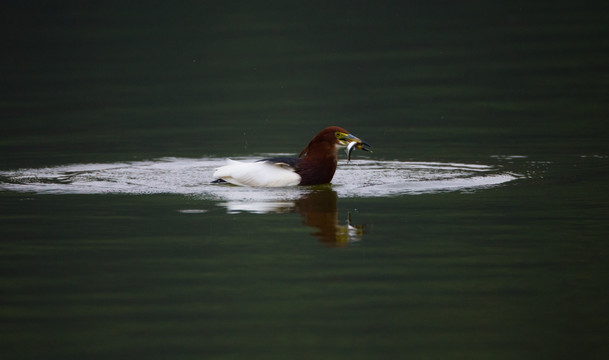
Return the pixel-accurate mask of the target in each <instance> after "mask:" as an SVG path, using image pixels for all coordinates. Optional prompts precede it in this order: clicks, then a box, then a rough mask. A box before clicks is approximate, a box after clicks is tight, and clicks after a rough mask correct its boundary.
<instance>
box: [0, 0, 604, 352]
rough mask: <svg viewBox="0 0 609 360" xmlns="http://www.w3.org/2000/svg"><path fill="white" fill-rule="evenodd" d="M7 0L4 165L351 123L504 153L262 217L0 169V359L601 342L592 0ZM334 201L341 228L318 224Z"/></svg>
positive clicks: (427, 142)
mask: <svg viewBox="0 0 609 360" xmlns="http://www.w3.org/2000/svg"><path fill="white" fill-rule="evenodd" d="M0 7H1V8H2V9H1V11H0V13H1V15H0V17H1V18H2V25H1V27H2V34H3V35H2V42H1V45H0V46H1V47H2V54H3V56H2V57H1V58H0V66H1V69H2V86H1V87H0V93H1V94H2V98H1V103H0V108H1V115H2V120H3V121H2V131H1V132H0V161H1V162H0V170H4V171H6V170H14V169H20V168H42V167H50V166H58V165H66V164H87V163H114V162H125V161H141V160H154V159H159V158H163V157H168V156H169V157H171V156H177V157H185V158H200V157H210V156H213V157H228V156H232V157H235V156H251V155H256V154H262V153H266V152H280V153H297V152H299V151H300V150H301V149H302V147H303V146H304V145H305V144H306V142H307V141H308V140H309V139H310V138H311V137H312V136H313V135H314V134H315V133H316V132H317V131H319V130H320V129H322V128H323V127H326V126H329V125H340V126H343V127H345V128H347V129H349V130H350V131H352V132H353V133H354V134H356V135H358V136H360V137H361V138H363V139H365V140H366V141H368V142H370V143H371V144H373V145H374V146H375V150H376V151H375V153H374V154H371V155H367V154H366V156H367V157H368V158H370V159H378V160H398V161H421V162H426V161H435V162H459V163H471V164H484V165H491V166H497V167H500V168H501V169H504V170H505V171H506V172H510V173H514V174H519V176H518V179H517V180H516V181H512V182H509V183H507V184H504V185H502V186H497V187H493V188H488V189H480V190H477V191H453V192H438V193H427V194H421V195H401V196H386V197H374V198H372V197H361V198H358V197H355V198H354V197H347V198H341V197H338V198H336V192H334V191H333V190H332V189H331V188H330V189H327V188H326V189H321V190H319V192H318V191H315V192H314V194H313V195H312V196H317V195H318V194H321V198H320V199H317V198H316V199H313V201H308V202H307V201H302V202H299V203H298V204H297V205H296V206H295V207H294V206H292V207H289V208H288V209H287V211H283V212H270V213H265V214H259V213H252V212H249V211H230V209H229V208H227V207H226V205H225V204H223V203H222V202H221V201H219V200H215V199H213V198H209V197H197V196H191V195H180V194H152V195H133V194H106V195H100V194H97V195H87V194H37V193H31V192H20V191H7V190H5V191H1V192H0V209H1V210H0V211H1V213H0V236H1V242H0V272H1V274H2V276H1V277H0V305H1V307H0V347H1V348H2V349H3V350H2V353H3V355H2V357H3V358H5V359H30V358H31V359H38V358H62V359H65V358H116V357H120V358H125V357H138V358H143V357H146V358H151V359H154V358H205V359H230V358H234V359H236V358H248V359H250V358H264V359H275V358H276V359H285V358H293V359H299V358H302V359H310V358H332V359H343V358H350V359H357V358H362V359H370V358H396V357H402V358H406V357H408V358H429V359H449V358H463V359H475V358H484V359H488V358H498V359H514V358H520V359H526V358H530V359H540V358H555V359H573V358H581V359H585V358H588V359H605V358H607V356H609V343H608V342H607V338H609V301H608V296H609V262H608V259H607V257H608V255H609V240H608V239H609V225H608V223H609V222H608V221H609V205H608V204H609V142H608V140H609V136H608V135H609V125H608V119H609V105H608V104H609V87H608V85H609V75H608V74H609V43H608V41H607V39H609V27H607V24H608V23H609V21H608V20H609V16H608V15H607V14H608V9H607V5H606V4H605V3H604V2H600V1H599V2H564V3H562V2H559V3H556V2H549V1H537V2H530V1H526V2H525V1H503V2H495V3H493V4H492V5H490V4H481V3H479V2H467V1H466V2H458V3H455V4H445V3H436V2H359V1H358V2H332V3H328V2H278V3H266V2H265V3H262V2H230V3H228V4H226V3H224V2H193V3H190V2H188V3H186V2H180V3H178V4H170V3H165V2H159V3H156V2H145V3H139V2H104V3H103V4H99V5H96V4H91V3H89V2H87V3H82V4H80V5H68V3H64V2H44V1H39V2H36V1H30V2H11V3H7V4H3V5H0ZM358 156H359V157H362V156H364V155H363V154H362V153H361V152H360V153H355V154H354V157H358ZM354 176H357V175H355V174H354ZM1 180H2V181H3V182H4V181H8V180H7V179H1ZM310 207H315V208H316V209H314V210H310ZM307 209H308V210H307ZM306 214H309V215H310V214H316V215H319V216H318V217H317V218H312V217H307V215H306ZM320 214H321V215H320ZM349 214H350V216H351V220H352V222H353V224H354V225H358V229H359V230H358V231H359V232H360V234H359V235H358V236H357V237H356V238H350V240H351V241H348V240H349V239H347V238H345V237H337V238H336V239H328V238H327V237H326V236H325V235H324V234H326V235H327V231H328V229H325V228H323V227H320V226H318V224H319V221H322V220H324V219H325V220H327V221H328V223H330V224H331V227H332V229H333V226H334V225H335V224H334V222H336V223H337V224H338V225H340V226H342V227H341V229H343V230H345V229H346V228H345V227H344V226H345V225H346V223H347V217H348V216H349ZM325 220H324V221H325ZM316 221H317V222H316ZM322 222H323V221H322ZM316 224H317V225H316ZM362 233H363V234H362Z"/></svg>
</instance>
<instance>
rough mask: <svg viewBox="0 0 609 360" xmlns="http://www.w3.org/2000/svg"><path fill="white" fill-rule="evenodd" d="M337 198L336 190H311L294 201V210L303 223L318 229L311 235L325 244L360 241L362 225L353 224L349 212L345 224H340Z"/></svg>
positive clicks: (343, 244)
mask: <svg viewBox="0 0 609 360" xmlns="http://www.w3.org/2000/svg"><path fill="white" fill-rule="evenodd" d="M337 199H338V195H337V193H336V191H331V190H325V191H313V192H310V193H308V194H306V195H305V196H303V197H302V198H300V199H298V200H297V201H296V206H295V210H296V212H298V213H300V215H301V216H302V218H303V220H302V222H303V224H304V225H307V226H311V227H314V228H317V229H318V231H316V232H314V233H313V235H314V236H316V237H317V238H318V239H319V241H321V242H323V243H324V244H326V245H330V246H345V245H347V244H349V243H351V242H357V241H360V240H361V238H362V235H363V234H364V226H363V225H353V224H352V223H351V213H348V214H347V224H346V225H340V224H339V220H338V208H337V206H336V200H337Z"/></svg>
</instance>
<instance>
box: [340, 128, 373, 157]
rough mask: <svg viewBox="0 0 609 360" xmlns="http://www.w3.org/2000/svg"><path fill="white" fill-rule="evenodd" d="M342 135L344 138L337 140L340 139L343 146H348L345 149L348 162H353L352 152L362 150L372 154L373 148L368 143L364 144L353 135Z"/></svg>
mask: <svg viewBox="0 0 609 360" xmlns="http://www.w3.org/2000/svg"><path fill="white" fill-rule="evenodd" d="M341 135H342V136H340V137H339V136H337V138H338V142H339V143H340V144H341V145H343V146H344V145H346V146H347V148H346V149H345V150H346V152H347V161H351V152H352V151H353V149H360V150H363V151H369V152H372V146H370V144H368V143H367V142H364V141H362V140H360V139H359V138H357V137H355V136H353V135H351V134H341Z"/></svg>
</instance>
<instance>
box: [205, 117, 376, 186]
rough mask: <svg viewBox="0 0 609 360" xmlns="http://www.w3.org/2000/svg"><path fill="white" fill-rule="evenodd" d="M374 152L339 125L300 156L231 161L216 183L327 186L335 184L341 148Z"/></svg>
mask: <svg viewBox="0 0 609 360" xmlns="http://www.w3.org/2000/svg"><path fill="white" fill-rule="evenodd" d="M345 146H346V147H347V154H348V155H349V158H351V151H353V148H357V149H361V150H364V151H371V146H370V145H369V144H367V143H365V142H363V141H361V140H360V139H358V138H357V137H355V136H353V135H351V134H350V133H349V132H348V131H347V130H345V129H343V128H340V127H338V126H331V127H329V128H325V129H323V130H322V131H321V132H320V133H319V134H317V135H316V136H315V137H314V138H313V139H312V140H311V142H309V144H308V145H307V147H305V148H304V150H302V151H301V152H300V155H298V157H276V158H269V159H262V160H260V161H257V162H242V161H235V160H230V159H229V160H228V164H227V165H225V166H222V167H219V168H217V169H216V171H215V172H214V175H213V177H214V179H216V180H215V181H214V182H228V183H231V184H234V185H241V186H265V187H274V186H295V185H317V184H327V183H329V182H331V181H332V178H333V177H334V172H335V171H336V165H337V163H338V158H337V151H338V148H339V147H345Z"/></svg>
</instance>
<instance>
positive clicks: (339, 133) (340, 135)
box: [334, 131, 345, 139]
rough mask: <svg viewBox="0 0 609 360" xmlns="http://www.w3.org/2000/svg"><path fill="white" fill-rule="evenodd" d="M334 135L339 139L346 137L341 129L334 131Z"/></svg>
mask: <svg viewBox="0 0 609 360" xmlns="http://www.w3.org/2000/svg"><path fill="white" fill-rule="evenodd" d="M334 136H336V138H337V139H342V138H343V137H345V134H343V133H342V132H340V131H337V132H335V133H334Z"/></svg>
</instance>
